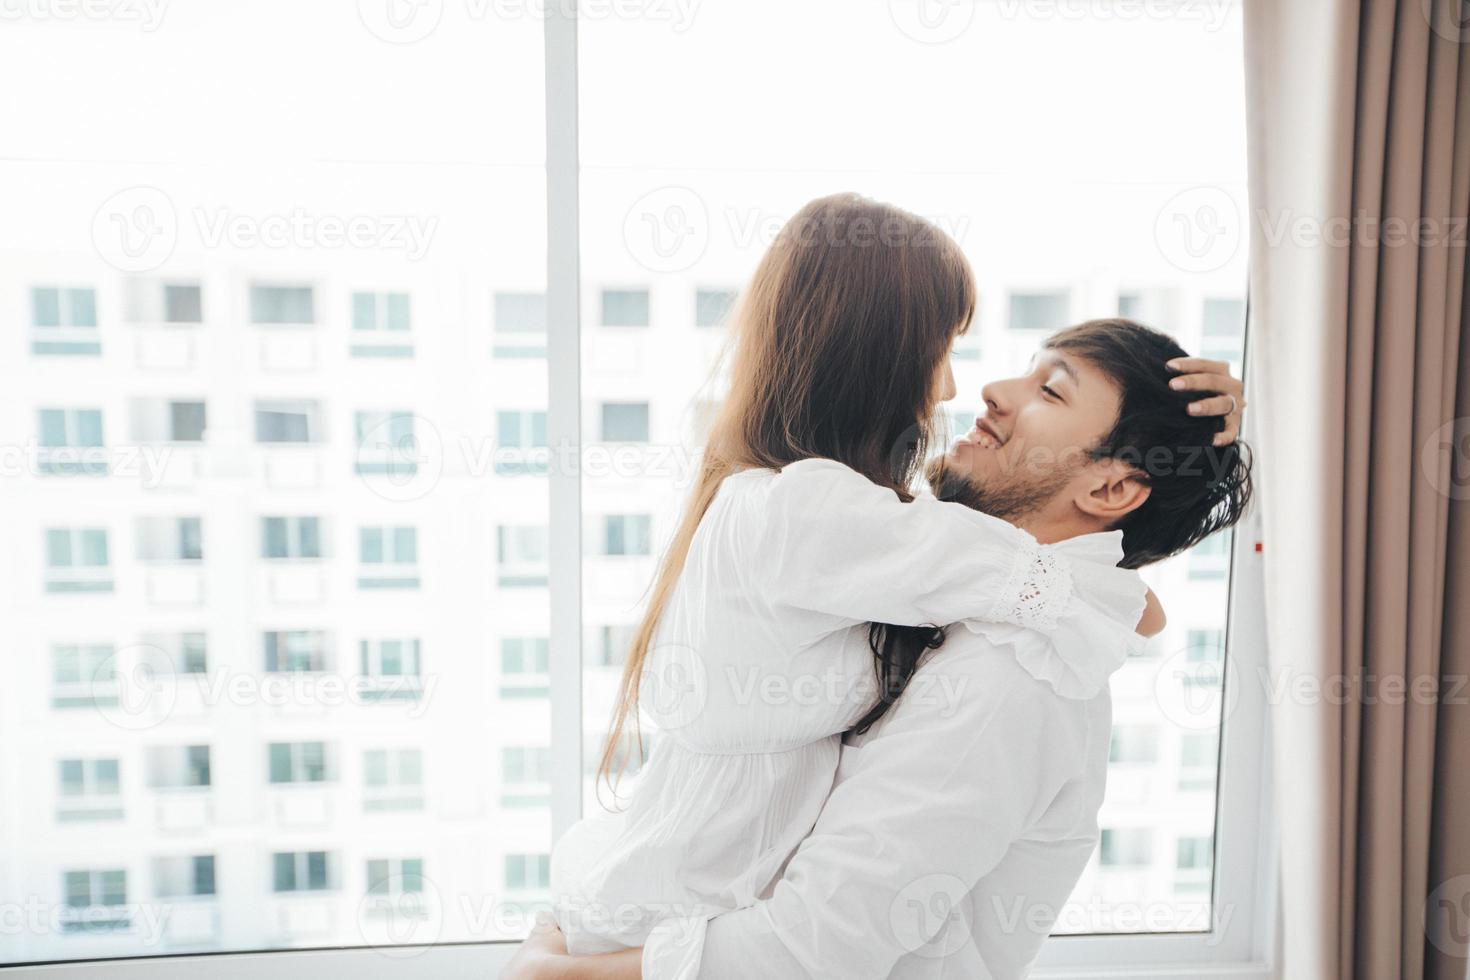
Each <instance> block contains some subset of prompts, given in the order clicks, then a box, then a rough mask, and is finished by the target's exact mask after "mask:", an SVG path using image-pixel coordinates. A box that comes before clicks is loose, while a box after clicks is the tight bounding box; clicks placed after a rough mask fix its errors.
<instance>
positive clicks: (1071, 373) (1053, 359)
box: [1032, 350, 1082, 388]
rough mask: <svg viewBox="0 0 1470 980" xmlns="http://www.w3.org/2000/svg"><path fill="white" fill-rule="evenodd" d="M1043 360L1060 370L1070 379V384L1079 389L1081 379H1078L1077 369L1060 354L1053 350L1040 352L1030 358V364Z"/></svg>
mask: <svg viewBox="0 0 1470 980" xmlns="http://www.w3.org/2000/svg"><path fill="white" fill-rule="evenodd" d="M1043 358H1044V359H1045V360H1046V362H1047V363H1048V364H1050V365H1051V366H1052V367H1054V368H1060V369H1061V371H1062V373H1063V374H1065V375H1066V376H1067V377H1069V378H1071V379H1072V383H1073V384H1074V385H1076V386H1077V387H1079V388H1080V387H1082V379H1081V378H1080V377H1078V375H1077V369H1076V368H1075V367H1073V366H1072V362H1071V361H1069V360H1067V358H1065V357H1063V356H1062V355H1061V354H1059V353H1057V352H1056V351H1054V350H1046V351H1042V352H1040V353H1039V354H1037V355H1036V357H1034V358H1032V362H1033V363H1035V362H1036V361H1037V360H1041V359H1043Z"/></svg>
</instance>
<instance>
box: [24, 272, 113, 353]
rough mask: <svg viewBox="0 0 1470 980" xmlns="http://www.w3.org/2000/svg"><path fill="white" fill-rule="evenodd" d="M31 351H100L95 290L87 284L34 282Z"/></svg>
mask: <svg viewBox="0 0 1470 980" xmlns="http://www.w3.org/2000/svg"><path fill="white" fill-rule="evenodd" d="M31 326H32V327H33V328H34V330H35V332H34V334H33V336H32V339H31V353H33V354H81V355H93V354H100V353H102V344H101V342H100V341H99V340H98V339H97V294H96V292H95V291H93V290H92V289H90V288H82V289H68V288H62V287H56V286H35V287H32V289H31Z"/></svg>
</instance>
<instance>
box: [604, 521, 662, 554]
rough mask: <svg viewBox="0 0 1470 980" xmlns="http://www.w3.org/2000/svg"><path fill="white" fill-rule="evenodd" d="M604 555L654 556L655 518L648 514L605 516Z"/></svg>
mask: <svg viewBox="0 0 1470 980" xmlns="http://www.w3.org/2000/svg"><path fill="white" fill-rule="evenodd" d="M602 553H603V554H605V555H629V556H634V555H649V554H652V553H653V518H652V517H650V516H649V515H648V514H605V515H603V518H602Z"/></svg>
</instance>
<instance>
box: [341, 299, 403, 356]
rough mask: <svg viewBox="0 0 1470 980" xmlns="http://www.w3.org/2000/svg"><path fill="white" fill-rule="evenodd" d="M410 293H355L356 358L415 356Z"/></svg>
mask: <svg viewBox="0 0 1470 980" xmlns="http://www.w3.org/2000/svg"><path fill="white" fill-rule="evenodd" d="M412 320H413V318H412V315H411V306H410V302H409V295H408V293H374V292H355V293H353V294H352V334H353V337H352V343H351V345H350V351H351V353H352V356H353V357H412V356H413V342H412V340H411V339H410V338H409V336H408V332H409V330H410V329H411V327H412Z"/></svg>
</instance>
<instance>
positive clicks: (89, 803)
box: [56, 759, 123, 823]
mask: <svg viewBox="0 0 1470 980" xmlns="http://www.w3.org/2000/svg"><path fill="white" fill-rule="evenodd" d="M58 769H59V770H60V777H61V788H60V794H59V795H60V800H59V801H58V804H57V807H56V819H57V820H58V821H59V822H63V823H67V822H74V821H81V820H121V819H122V818H123V806H122V786H121V782H120V781H119V779H118V761H117V760H116V759H62V760H61V762H60V763H59V765H58Z"/></svg>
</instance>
